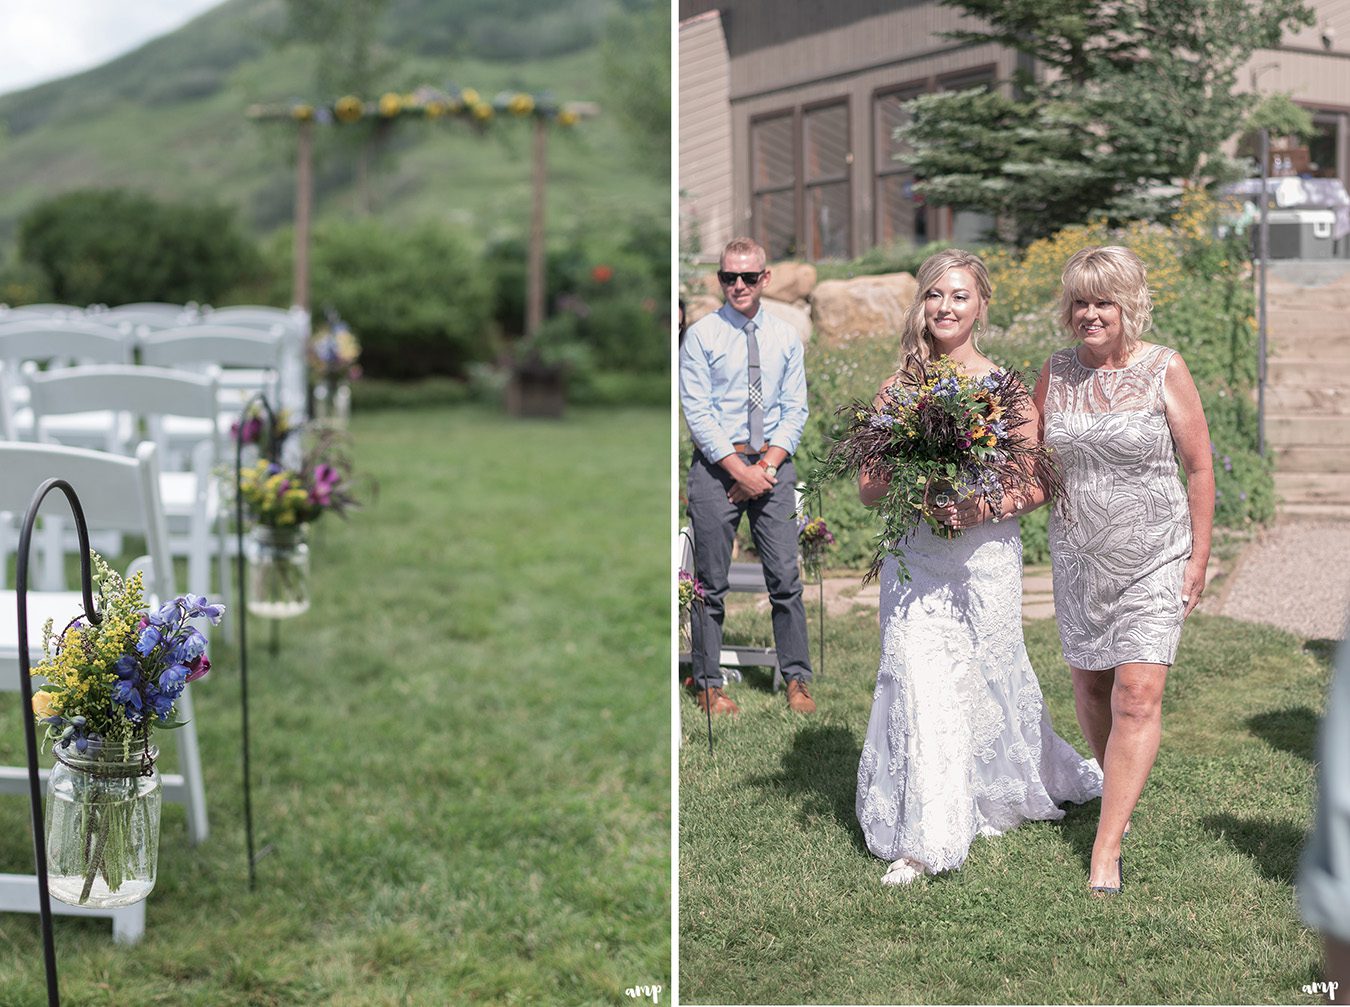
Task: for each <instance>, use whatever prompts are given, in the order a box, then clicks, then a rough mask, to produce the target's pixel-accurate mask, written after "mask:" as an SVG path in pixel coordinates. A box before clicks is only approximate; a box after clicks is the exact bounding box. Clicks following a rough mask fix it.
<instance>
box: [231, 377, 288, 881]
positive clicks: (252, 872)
mask: <svg viewBox="0 0 1350 1007" xmlns="http://www.w3.org/2000/svg"><path fill="white" fill-rule="evenodd" d="M254 403H257V404H258V405H260V406H262V409H263V412H264V413H265V414H266V415H267V438H266V440H263V439H262V438H261V436H260V438H259V442H260V444H261V445H262V446H263V453H264V454H265V455H266V456H267V459H268V461H271V462H276V461H277V459H278V456H279V455H280V453H281V444H280V441H279V440H278V438H277V417H276V413H274V412H273V411H272V406H271V405H270V404H269V403H268V401H267V396H266V395H264V394H263V393H262V392H258V393H257V394H256V395H254V396H253V398H251V399H249V400H248V402H247V403H245V405H244V409H243V411H242V412H241V413H240V414H239V425H238V426H237V427H235V434H234V528H235V536H236V543H235V544H236V546H237V550H236V555H235V566H234V569H235V573H236V575H237V578H238V581H239V610H238V611H239V618H238V619H237V620H236V622H238V624H239V704H240V707H241V713H242V720H243V735H244V739H243V740H244V833H245V836H246V838H247V842H248V890H249V891H253V890H254V889H255V888H256V887H257V880H258V879H257V871H256V867H257V863H258V856H257V855H256V854H255V853H254V852H253V788H252V783H251V780H252V778H253V773H252V769H251V767H250V763H249V734H248V597H247V588H246V587H245V569H244V493H243V486H242V482H243V477H242V475H241V473H242V471H243V467H244V424H246V423H247V422H248V414H249V410H250V409H252V408H253V405H254ZM272 629H273V633H274V634H275V632H276V622H275V621H274V622H273V623H272ZM272 643H273V645H272V652H273V653H276V637H275V635H274V636H273V638H272ZM263 853H264V855H265V854H266V853H267V850H264V851H263Z"/></svg>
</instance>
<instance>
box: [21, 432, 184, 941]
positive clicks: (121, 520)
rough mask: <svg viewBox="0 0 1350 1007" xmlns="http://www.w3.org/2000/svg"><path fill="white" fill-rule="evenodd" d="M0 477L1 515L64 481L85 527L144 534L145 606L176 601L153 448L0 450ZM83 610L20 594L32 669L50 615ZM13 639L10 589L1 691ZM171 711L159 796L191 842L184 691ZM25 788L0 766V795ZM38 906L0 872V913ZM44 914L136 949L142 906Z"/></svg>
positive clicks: (58, 515) (51, 597)
mask: <svg viewBox="0 0 1350 1007" xmlns="http://www.w3.org/2000/svg"><path fill="white" fill-rule="evenodd" d="M0 471H2V472H4V474H5V475H4V478H3V479H0V512H5V513H9V514H16V515H23V514H24V513H25V512H26V511H27V509H28V504H29V501H31V500H32V497H33V494H34V492H36V490H37V488H38V486H40V485H41V484H42V483H43V482H45V481H46V480H47V479H50V478H53V477H56V478H61V479H65V480H66V481H67V482H68V483H70V485H71V486H72V487H73V488H74V490H75V492H76V494H77V495H78V496H79V498H80V502H81V504H82V506H83V508H84V513H85V518H86V520H87V521H88V523H89V527H90V528H91V529H93V528H111V529H116V530H118V531H121V532H124V533H134V534H139V535H143V536H144V537H145V543H146V550H147V555H146V556H144V557H141V558H140V559H138V560H136V561H135V563H133V564H132V568H133V570H134V569H140V570H142V571H143V572H144V575H145V587H146V601H147V603H148V604H149V605H150V606H151V607H154V606H155V605H157V604H160V603H161V602H162V601H164V600H167V599H169V598H172V597H174V596H175V595H176V594H177V591H176V590H175V588H174V581H173V565H172V562H171V560H170V558H169V552H168V547H167V542H166V539H167V532H166V529H165V524H164V514H163V511H162V509H161V506H160V499H159V465H158V460H157V457H156V448H155V445H154V444H153V443H149V442H147V443H145V444H142V445H141V446H140V448H138V449H137V452H136V457H135V458H121V457H117V456H115V455H110V454H107V453H104V452H99V451H87V450H84V449H81V448H66V447H60V446H56V445H48V444H24V443H3V444H0ZM42 513H43V523H44V525H52V524H55V525H61V524H66V523H68V521H69V511H68V509H67V508H66V504H65V498H64V497H63V496H61V495H60V494H51V495H49V496H48V497H47V499H46V500H45V501H44V503H43V511H42ZM131 572H132V571H128V575H130V573H131ZM82 610H83V599H82V597H81V595H80V592H79V591H68V590H62V591H55V592H46V591H32V590H30V591H29V592H28V621H29V626H28V640H29V661H30V663H31V664H32V665H36V664H37V663H38V662H39V661H40V660H41V659H42V656H43V655H42V625H43V623H44V621H46V620H47V619H48V618H51V619H52V620H53V622H54V623H55V625H57V626H64V625H65V624H66V623H67V622H68V621H69V620H70V619H71V618H72V617H74V616H76V615H78V614H79V613H80V612H81V611H82ZM18 637H19V632H18V608H17V599H16V597H15V594H14V592H13V591H0V690H5V691H15V692H17V691H18V689H19V687H20V686H19V678H18V677H19V668H20V666H19V646H18ZM178 710H179V713H180V715H181V718H182V719H183V720H186V721H187V725H186V726H184V727H182V728H179V729H178V730H176V731H168V732H163V733H162V734H161V735H160V736H159V737H160V739H161V740H164V739H168V738H172V739H173V742H174V743H175V744H176V746H177V749H178V761H179V768H180V772H178V773H166V774H164V775H163V776H162V782H163V787H164V797H165V799H166V800H168V801H174V802H177V803H181V804H184V805H185V806H186V808H187V816H188V818H187V824H188V836H189V838H190V840H191V841H192V842H193V843H199V842H201V841H202V840H204V839H205V838H206V837H207V834H208V832H209V826H208V822H207V816H206V790H205V787H204V786H203V783H202V768H201V753H200V750H199V747H198V743H197V728H196V721H195V718H194V715H193V709H192V697H191V686H189V687H188V688H187V689H185V690H184V691H183V694H182V696H181V697H180V698H179V701H178ZM31 715H32V714H31V711H24V716H31ZM44 776H45V771H44ZM27 788H28V770H27V767H24V766H4V767H0V793H15V794H26V793H27ZM37 902H38V893H37V880H36V878H34V877H32V876H29V875H20V874H0V911H7V912H32V911H36V909H37ZM52 909H53V911H54V912H57V913H62V914H66V915H80V916H103V917H111V918H112V920H113V936H114V939H116V940H118V941H124V942H134V941H135V940H137V939H139V937H140V936H141V933H142V932H143V931H144V929H145V903H144V902H140V903H137V904H136V905H133V906H128V907H125V908H121V909H87V908H84V909H82V908H77V907H73V906H66V905H64V904H63V903H59V902H54V903H53V906H52Z"/></svg>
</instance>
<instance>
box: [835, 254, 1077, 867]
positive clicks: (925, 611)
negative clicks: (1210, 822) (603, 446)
mask: <svg viewBox="0 0 1350 1007" xmlns="http://www.w3.org/2000/svg"><path fill="white" fill-rule="evenodd" d="M991 292H992V291H991V287H990V283H989V274H988V272H987V271H986V269H985V266H984V263H983V262H982V261H981V260H980V258H979V257H978V256H976V255H972V254H971V253H969V252H963V251H961V250H959V249H949V250H948V251H944V252H939V253H938V254H936V255H933V256H931V257H930V258H929V259H927V260H926V261H925V262H924V264H923V265H922V266H921V267H920V269H919V275H918V295H917V296H916V297H915V300H914V303H913V304H912V305H911V306H910V308H909V310H908V312H907V313H906V317H905V322H904V327H903V331H902V333H901V339H900V359H901V360H903V361H906V362H907V363H908V362H911V361H918V362H920V363H926V362H927V361H928V360H930V359H933V358H935V357H937V356H940V355H945V356H947V357H949V358H950V359H951V360H952V361H954V362H955V363H956V364H957V365H959V366H960V367H961V369H962V370H964V371H965V372H966V373H967V374H969V375H971V376H972V377H975V378H981V377H984V376H985V375H987V374H989V373H990V372H992V371H994V370H997V369H998V368H997V365H995V364H994V362H993V361H991V360H990V359H989V358H988V357H986V356H984V355H983V354H982V353H980V351H979V349H978V347H977V346H976V342H975V337H976V335H977V334H978V333H979V331H980V329H981V327H982V324H983V322H984V319H985V317H986V311H987V308H988V304H989V299H990V295H991ZM905 377H906V374H905V369H904V367H902V368H901V370H900V371H899V372H898V373H896V374H895V375H894V376H892V377H891V378H890V379H889V380H888V381H887V382H886V383H885V384H884V385H883V386H882V389H883V390H884V389H885V388H886V387H888V386H890V385H892V384H894V383H896V382H899V381H903V380H904V379H905ZM1027 420H1028V422H1026V423H1025V424H1024V426H1023V429H1024V430H1025V431H1027V436H1030V437H1034V436H1035V433H1034V431H1035V430H1036V417H1035V415H1034V414H1033V415H1031V416H1029V417H1027ZM888 482H889V475H888V473H884V472H878V471H875V470H869V471H864V473H863V474H862V476H861V477H860V479H859V483H858V495H859V497H860V498H861V499H862V502H863V503H864V504H866V505H867V506H869V507H870V506H874V505H875V504H876V503H877V502H878V501H879V500H881V498H882V497H883V496H884V494H885V492H886V487H887V485H888ZM938 502H941V499H939V501H938ZM1042 503H1044V495H1043V493H1041V492H1036V493H1033V494H1032V495H1031V496H1030V497H1018V496H1015V495H1013V494H1011V493H1005V494H1003V497H1002V500H1001V502H1000V503H999V504H997V505H995V504H992V503H991V502H990V499H989V498H987V497H985V496H983V495H980V496H973V497H970V498H968V499H964V500H959V501H957V502H955V503H949V504H947V505H946V506H943V507H938V508H935V510H934V513H935V514H936V515H937V516H938V518H939V520H940V521H941V522H942V523H944V524H946V525H948V526H949V527H950V528H952V529H953V530H955V531H959V532H960V534H958V535H954V536H953V537H951V538H947V537H946V536H941V535H935V534H933V533H932V532H931V531H930V530H929V528H928V526H927V525H926V524H922V525H920V527H919V530H918V531H917V532H915V533H914V535H913V536H912V537H911V538H910V539H909V540H908V541H906V542H905V544H904V550H905V565H906V566H907V568H908V570H909V573H910V576H911V578H912V579H911V580H909V581H908V582H901V580H900V577H899V572H898V567H897V564H896V560H895V557H894V556H890V557H888V558H887V559H886V561H885V565H884V566H883V567H882V570H881V667H880V669H879V670H878V672H877V685H876V691H875V692H874V693H873V696H872V716H871V718H870V720H869V721H868V724H867V738H866V741H865V742H864V743H863V750H862V759H861V761H860V763H859V765H858V795H857V814H858V822H859V824H860V825H861V826H862V830H863V836H864V837H865V838H866V841H867V848H868V849H869V850H871V852H872V853H873V854H875V855H876V856H878V857H880V858H881V859H883V860H886V861H888V862H889V863H890V869H889V870H888V871H887V872H886V875H885V876H884V877H883V878H882V881H881V883H882V884H884V885H899V884H905V883H907V882H910V881H913V880H914V879H915V878H917V877H919V876H920V875H923V874H936V873H938V872H939V871H945V870H951V869H953V868H957V867H960V866H961V864H962V863H963V862H964V861H965V859H966V853H967V852H968V851H969V849H970V844H971V841H972V840H974V838H975V837H976V836H978V835H984V836H997V835H999V834H1001V833H1003V832H1006V831H1007V830H1009V829H1012V828H1015V827H1016V826H1017V825H1019V824H1021V823H1022V822H1024V821H1029V820H1046V819H1058V818H1062V817H1063V816H1064V812H1063V811H1061V810H1060V809H1059V807H1057V805H1058V804H1059V803H1060V802H1063V801H1073V802H1075V803H1082V802H1084V801H1088V800H1091V799H1092V798H1094V797H1100V796H1101V792H1102V776H1101V770H1100V769H1099V768H1098V766H1097V763H1096V762H1095V761H1092V760H1086V759H1083V758H1082V757H1081V756H1079V754H1078V753H1077V752H1076V751H1074V749H1073V747H1072V746H1070V745H1069V743H1068V742H1066V741H1065V740H1064V739H1063V738H1061V737H1059V736H1058V735H1057V734H1055V732H1054V730H1053V728H1052V727H1051V725H1050V714H1049V712H1048V711H1047V710H1046V708H1045V704H1044V702H1043V701H1042V698H1041V690H1040V686H1039V684H1038V683H1037V681H1036V673H1035V672H1034V671H1033V670H1032V668H1031V662H1030V661H1029V660H1028V658H1027V652H1026V647H1025V645H1024V644H1023V642H1022V540H1021V538H1020V537H1019V535H1018V523H1017V520H1016V518H1017V516H1018V515H1019V514H1024V513H1026V512H1027V511H1029V510H1032V509H1034V508H1036V507H1038V506H1039V505H1040V504H1042ZM996 506H997V511H995V507H996Z"/></svg>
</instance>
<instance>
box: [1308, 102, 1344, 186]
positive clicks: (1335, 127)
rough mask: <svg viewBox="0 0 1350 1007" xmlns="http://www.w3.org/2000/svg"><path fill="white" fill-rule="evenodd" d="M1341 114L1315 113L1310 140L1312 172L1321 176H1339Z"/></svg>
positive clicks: (1309, 151)
mask: <svg viewBox="0 0 1350 1007" xmlns="http://www.w3.org/2000/svg"><path fill="white" fill-rule="evenodd" d="M1341 118H1342V117H1341V116H1339V115H1336V114H1335V113H1330V114H1328V113H1314V114H1313V129H1314V132H1313V136H1312V139H1311V140H1309V141H1308V160H1309V161H1310V162H1311V163H1310V164H1309V165H1308V168H1309V170H1310V172H1311V173H1312V174H1313V175H1316V176H1318V177H1320V178H1339V177H1340V174H1341V171H1340V169H1341V165H1340V163H1339V162H1340V157H1339V154H1340V149H1341V142H1340V126H1341Z"/></svg>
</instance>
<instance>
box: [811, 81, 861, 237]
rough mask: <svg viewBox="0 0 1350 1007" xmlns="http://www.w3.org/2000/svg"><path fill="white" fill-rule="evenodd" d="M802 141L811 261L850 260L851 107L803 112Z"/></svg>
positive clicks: (838, 105)
mask: <svg viewBox="0 0 1350 1007" xmlns="http://www.w3.org/2000/svg"><path fill="white" fill-rule="evenodd" d="M802 137H803V143H802V161H803V167H804V169H805V170H804V171H803V172H802V174H803V176H804V184H805V188H806V220H805V223H806V254H807V257H808V258H811V259H846V258H848V256H849V253H850V250H851V247H852V241H851V240H850V233H849V232H850V230H851V228H850V227H849V217H850V215H851V211H852V207H851V205H850V198H849V184H848V169H849V162H850V161H851V160H852V157H851V156H850V154H849V143H848V104H847V103H845V102H840V103H839V104H837V105H826V106H824V107H823V108H813V109H810V110H808V111H805V112H803V113H802Z"/></svg>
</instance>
